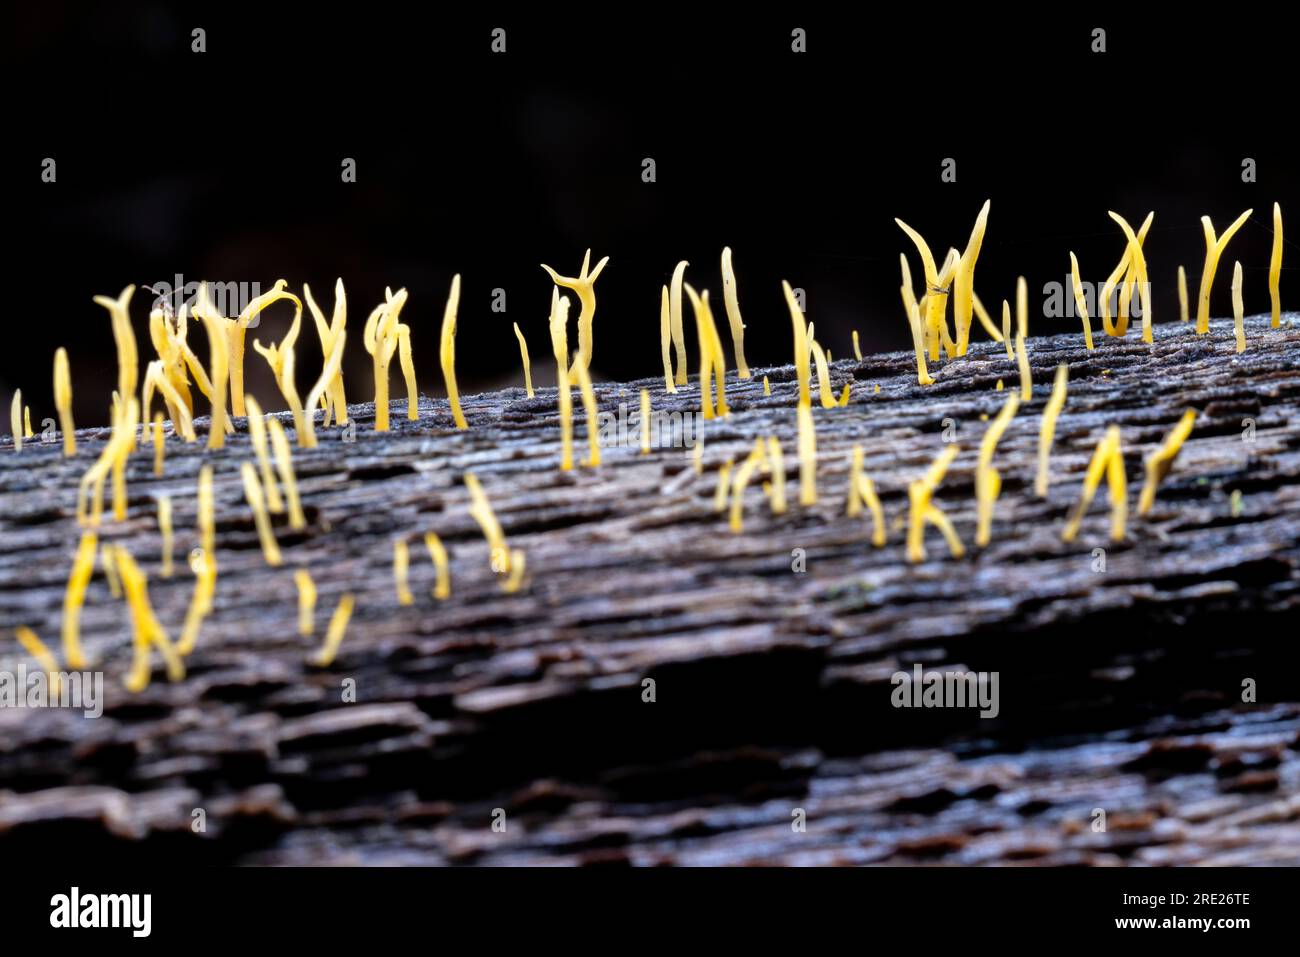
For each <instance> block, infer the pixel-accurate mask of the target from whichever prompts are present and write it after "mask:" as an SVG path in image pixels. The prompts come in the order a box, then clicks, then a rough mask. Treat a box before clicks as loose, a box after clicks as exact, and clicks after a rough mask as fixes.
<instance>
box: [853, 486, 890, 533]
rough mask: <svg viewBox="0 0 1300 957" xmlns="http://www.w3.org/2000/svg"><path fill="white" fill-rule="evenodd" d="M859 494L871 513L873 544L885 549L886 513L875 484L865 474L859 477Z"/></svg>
mask: <svg viewBox="0 0 1300 957" xmlns="http://www.w3.org/2000/svg"><path fill="white" fill-rule="evenodd" d="M858 494H859V495H860V496H862V501H864V502H865V503H866V505H867V510H868V511H870V512H871V527H872V531H871V544H872V545H874V546H875V547H876V548H884V546H885V511H884V509H883V508H881V506H880V496H879V495H877V494H876V486H875V484H874V483H873V482H872V481H871V477H870V476H869V475H867V474H866V473H865V472H863V473H861V474H859V475H858Z"/></svg>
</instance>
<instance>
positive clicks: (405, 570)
mask: <svg viewBox="0 0 1300 957" xmlns="http://www.w3.org/2000/svg"><path fill="white" fill-rule="evenodd" d="M410 568H411V550H410V549H409V548H408V547H407V545H406V540H405V539H402V538H399V539H397V540H396V541H394V542H393V583H394V585H395V586H396V589H397V603H398V604H399V605H413V604H415V596H414V595H412V594H411V586H410Z"/></svg>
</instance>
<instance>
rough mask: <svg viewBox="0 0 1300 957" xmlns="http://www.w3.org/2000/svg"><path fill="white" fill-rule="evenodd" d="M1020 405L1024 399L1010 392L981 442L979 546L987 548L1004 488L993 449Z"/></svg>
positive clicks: (977, 485)
mask: <svg viewBox="0 0 1300 957" xmlns="http://www.w3.org/2000/svg"><path fill="white" fill-rule="evenodd" d="M1019 407H1020V399H1019V397H1018V396H1017V395H1016V394H1015V393H1014V392H1013V393H1011V395H1009V396H1007V401H1006V403H1005V404H1004V405H1003V406H1002V411H1001V412H999V413H998V414H997V417H996V418H994V420H993V421H992V422H990V423H989V427H988V428H987V429H986V430H985V431H984V439H983V441H981V442H980V452H979V460H978V463H977V464H976V466H975V501H976V506H975V511H976V520H975V545H976V547H978V548H984V547H985V546H986V545H988V543H989V538H990V535H991V532H992V529H993V505H994V503H995V502H996V501H997V500H998V494H999V493H1000V492H1001V491H1002V475H1001V473H999V472H998V470H997V469H995V468H994V467H993V453H994V452H995V451H996V450H997V446H998V440H1000V439H1001V438H1002V433H1003V432H1005V431H1006V429H1007V426H1008V425H1009V424H1010V423H1011V419H1012V418H1013V417H1014V416H1015V414H1016V409H1018V408H1019Z"/></svg>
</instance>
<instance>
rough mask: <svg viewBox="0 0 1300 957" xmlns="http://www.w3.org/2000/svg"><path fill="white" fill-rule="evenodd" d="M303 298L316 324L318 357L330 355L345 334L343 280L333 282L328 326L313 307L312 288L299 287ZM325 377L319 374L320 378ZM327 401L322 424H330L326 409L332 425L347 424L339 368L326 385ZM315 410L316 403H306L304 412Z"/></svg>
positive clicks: (316, 308) (346, 403) (318, 311)
mask: <svg viewBox="0 0 1300 957" xmlns="http://www.w3.org/2000/svg"><path fill="white" fill-rule="evenodd" d="M302 297H303V299H304V300H306V302H307V308H308V309H310V310H311V316H312V320H313V321H314V322H315V324H316V335H317V337H318V338H319V339H320V351H321V355H323V356H327V357H328V356H329V355H330V354H331V353H332V352H333V351H334V350H335V348H338V341H339V339H341V338H342V337H343V335H344V331H345V330H346V328H347V323H348V297H347V293H346V292H344V289H343V280H342V279H336V280H335V281H334V313H333V315H331V316H330V321H329V324H328V325H326V323H325V316H324V315H323V314H322V313H321V310H320V307H319V306H317V305H316V300H314V299H313V298H312V295H311V289H310V288H308V286H307V284H306V283H303V285H302ZM323 377H324V376H323V375H322V378H323ZM326 388H327V389H328V396H329V398H328V400H327V403H326V414H325V421H324V422H323V423H322V424H324V425H329V419H330V417H329V410H331V409H332V410H333V412H334V423H335V424H336V425H347V423H348V400H347V394H346V392H345V391H344V389H343V370H342V366H340V367H339V369H338V371H337V372H335V374H334V375H333V376H332V377H331V378H330V381H329V383H328V385H327V386H326ZM314 409H315V403H313V402H308V403H307V411H308V412H312V411H313V410H314Z"/></svg>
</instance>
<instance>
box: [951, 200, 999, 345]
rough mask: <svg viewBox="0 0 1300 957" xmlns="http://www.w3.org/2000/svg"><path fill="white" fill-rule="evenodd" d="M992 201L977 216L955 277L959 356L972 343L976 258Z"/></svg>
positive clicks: (954, 301) (954, 293)
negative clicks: (971, 327)
mask: <svg viewBox="0 0 1300 957" xmlns="http://www.w3.org/2000/svg"><path fill="white" fill-rule="evenodd" d="M991 202H992V200H985V201H984V206H983V207H982V208H981V209H980V212H979V215H978V216H976V217H975V227H974V228H973V229H972V230H971V234H970V239H969V240H968V241H967V243H966V250H965V252H963V253H962V254H961V261H960V262H959V263H958V265H957V273H956V275H955V276H954V277H953V298H952V316H953V323H954V324H955V325H956V327H957V355H959V356H964V355H965V354H966V350H967V348H968V347H969V345H970V326H971V321H972V316H973V315H974V311H975V300H974V296H975V260H976V259H978V258H979V254H980V247H981V246H983V244H984V230H985V228H986V227H987V225H988V218H989V205H990V203H991Z"/></svg>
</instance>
